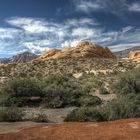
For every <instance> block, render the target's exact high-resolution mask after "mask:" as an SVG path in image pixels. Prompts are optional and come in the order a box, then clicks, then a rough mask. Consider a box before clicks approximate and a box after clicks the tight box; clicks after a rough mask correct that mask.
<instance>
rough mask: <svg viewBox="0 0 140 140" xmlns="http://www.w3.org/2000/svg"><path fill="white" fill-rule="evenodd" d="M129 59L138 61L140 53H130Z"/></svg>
mask: <svg viewBox="0 0 140 140" xmlns="http://www.w3.org/2000/svg"><path fill="white" fill-rule="evenodd" d="M129 58H130V59H137V58H140V51H131V52H130V53H129Z"/></svg>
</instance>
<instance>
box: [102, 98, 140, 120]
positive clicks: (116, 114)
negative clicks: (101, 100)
mask: <svg viewBox="0 0 140 140" xmlns="http://www.w3.org/2000/svg"><path fill="white" fill-rule="evenodd" d="M102 112H103V114H104V115H103V116H104V120H109V121H110V120H117V119H126V118H135V117H140V103H139V100H137V98H129V97H124V96H121V97H119V98H117V99H115V100H112V101H110V102H109V103H107V104H106V105H105V106H104V107H102Z"/></svg>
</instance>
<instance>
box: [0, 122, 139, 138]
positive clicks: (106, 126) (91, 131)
mask: <svg viewBox="0 0 140 140" xmlns="http://www.w3.org/2000/svg"><path fill="white" fill-rule="evenodd" d="M0 140H140V119H128V120H119V121H114V122H103V123H63V124H44V125H39V126H34V127H30V128H26V129H23V130H21V131H19V132H16V133H9V134H1V135H0Z"/></svg>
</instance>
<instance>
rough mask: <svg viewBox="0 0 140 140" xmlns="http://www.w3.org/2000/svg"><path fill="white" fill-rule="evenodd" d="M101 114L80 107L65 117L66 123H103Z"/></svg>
mask: <svg viewBox="0 0 140 140" xmlns="http://www.w3.org/2000/svg"><path fill="white" fill-rule="evenodd" d="M103 119H104V118H103V116H102V113H101V112H100V110H99V109H97V108H94V107H81V108H78V109H75V110H73V111H72V112H71V113H70V114H68V116H67V117H66V119H65V121H66V122H96V121H103Z"/></svg>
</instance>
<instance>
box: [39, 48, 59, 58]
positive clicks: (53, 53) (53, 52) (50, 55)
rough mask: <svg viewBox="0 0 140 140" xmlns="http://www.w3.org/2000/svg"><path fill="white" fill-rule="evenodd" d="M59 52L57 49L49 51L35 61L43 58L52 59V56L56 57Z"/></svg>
mask: <svg viewBox="0 0 140 140" xmlns="http://www.w3.org/2000/svg"><path fill="white" fill-rule="evenodd" d="M60 51H61V50H59V49H51V50H49V51H47V52H44V53H43V54H42V55H41V56H40V57H39V58H37V59H45V58H49V57H53V56H54V55H56V54H57V53H58V52H60Z"/></svg>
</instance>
